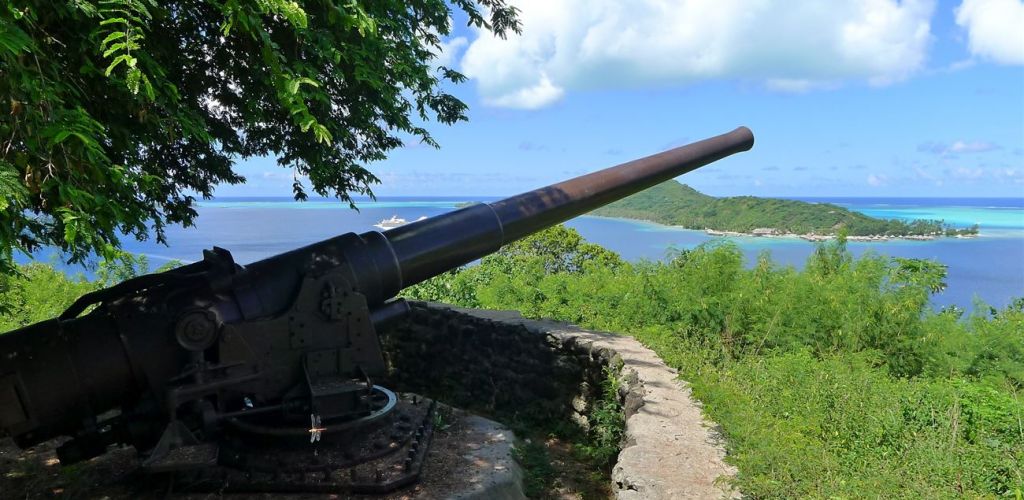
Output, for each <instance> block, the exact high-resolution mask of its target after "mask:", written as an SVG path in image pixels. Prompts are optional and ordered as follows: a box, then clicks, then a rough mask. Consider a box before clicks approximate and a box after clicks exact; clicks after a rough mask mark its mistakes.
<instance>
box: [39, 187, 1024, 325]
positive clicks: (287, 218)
mask: <svg viewBox="0 0 1024 500" xmlns="http://www.w3.org/2000/svg"><path fill="white" fill-rule="evenodd" d="M494 199H496V198H482V197H473V196H464V197H441V198H438V197H435V198H431V197H417V198H397V197H396V198H385V197H382V198H378V199H377V200H376V201H369V200H357V203H358V205H359V207H360V210H359V211H354V210H350V209H348V207H347V205H343V204H341V203H339V202H337V201H333V200H313V201H307V202H305V203H296V202H293V201H291V200H290V199H281V198H225V199H217V200H215V201H207V202H203V203H201V204H200V206H199V217H198V219H197V221H196V226H195V227H193V228H189V229H182V228H180V227H174V228H169V229H168V231H167V237H168V241H169V246H162V245H159V244H156V243H154V242H137V241H129V240H125V242H124V243H125V245H124V246H125V249H126V250H128V251H130V252H134V253H141V254H145V255H147V256H148V257H149V259H150V262H151V264H152V267H156V266H158V265H160V264H162V263H163V262H165V261H167V260H170V259H178V260H182V261H186V262H189V261H193V260H197V259H200V258H201V254H202V250H203V249H204V248H209V247H211V246H213V245H217V246H219V247H223V248H226V249H228V250H230V251H231V252H232V253H233V255H234V256H235V260H236V261H237V262H239V263H242V264H245V263H248V262H252V261H255V260H259V259H262V258H264V257H268V256H270V255H274V254H277V253H280V252H284V251H286V250H289V249H292V248H295V247H298V246H301V245H304V244H308V243H312V242H315V241H318V240H321V239H324V238H328V237H330V236H332V235H335V234H338V233H344V232H349V231H355V232H362V231H367V230H373V229H375V228H374V227H373V224H376V223H377V222H379V221H380V220H382V219H385V218H388V217H391V216H392V215H397V216H398V217H402V218H404V219H407V220H410V221H411V220H415V219H418V218H419V217H421V216H427V217H432V216H435V215H439V214H442V213H445V212H448V211H451V210H453V209H455V205H456V204H457V203H459V202H464V201H492V200H494ZM798 199H801V200H804V201H809V202H827V203H835V204H838V205H841V206H844V207H847V208H850V209H852V210H857V211H860V212H863V213H865V214H868V215H871V216H875V217H884V218H895V219H941V220H945V221H946V222H948V223H951V224H954V225H957V226H964V227H966V226H970V225H973V224H978V225H979V226H980V228H981V235H980V237H978V238H973V239H952V238H943V239H937V240H932V241H902V240H893V241H888V242H881V243H860V242H851V243H850V244H849V248H850V249H851V250H852V252H853V253H854V254H856V255H860V254H863V253H865V252H875V253H878V254H883V255H888V256H894V257H915V258H928V259H935V260H938V261H940V262H942V263H944V264H946V265H947V266H948V269H949V275H948V279H947V283H948V287H947V289H946V290H945V291H944V292H942V293H940V294H938V295H937V296H936V297H935V299H934V304H935V306H936V307H943V306H948V305H957V306H959V307H962V308H965V309H968V310H970V309H973V308H974V307H973V306H974V304H975V302H976V301H983V302H985V303H987V304H990V305H994V306H997V307H1002V306H1004V305H1006V304H1007V303H1008V302H1009V301H1010V300H1011V298H1013V297H1019V296H1024V197H1022V198H999V199H997V198H952V199H950V198H798ZM567 225H568V226H570V227H573V228H575V229H577V230H578V231H579V232H580V233H581V234H582V235H583V236H584V237H585V238H587V239H588V240H590V241H592V242H595V243H598V244H600V245H602V246H604V247H606V248H609V249H611V250H614V251H616V252H618V253H619V254H620V255H622V256H623V257H624V258H626V259H629V260H634V261H635V260H640V259H663V258H665V256H666V253H667V252H668V251H669V250H670V249H671V248H678V249H687V248H693V247H695V246H697V245H699V244H701V243H704V242H706V241H709V240H711V239H713V238H712V237H711V236H709V235H707V234H705V233H704V232H702V231H692V230H686V229H679V228H673V227H666V226H660V225H657V224H651V223H645V222H636V221H629V220H620V219H608V218H600V217H590V216H583V217H578V218H576V219H573V220H571V221H569V222H568V223H567ZM733 240H734V241H735V242H736V243H737V244H738V245H739V247H740V248H741V249H742V250H743V251H744V253H745V254H746V256H747V259H748V263H753V262H754V259H756V257H757V255H758V254H759V253H761V252H769V253H770V254H771V256H772V258H773V259H774V260H775V261H776V262H777V263H779V264H781V265H791V266H795V267H801V266H802V265H803V263H804V262H805V261H806V259H807V257H808V256H809V255H810V254H811V252H812V251H813V250H814V244H813V243H809V242H806V241H803V240H799V239H784V238H755V237H739V238H733ZM44 258H45V257H44Z"/></svg>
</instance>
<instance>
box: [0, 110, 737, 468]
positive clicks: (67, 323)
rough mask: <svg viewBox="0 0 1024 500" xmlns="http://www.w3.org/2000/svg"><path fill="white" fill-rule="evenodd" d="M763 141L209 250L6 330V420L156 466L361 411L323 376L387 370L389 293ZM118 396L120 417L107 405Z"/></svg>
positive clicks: (23, 430)
mask: <svg viewBox="0 0 1024 500" xmlns="http://www.w3.org/2000/svg"><path fill="white" fill-rule="evenodd" d="M753 143H754V137H753V134H752V133H751V132H750V130H749V129H747V128H746V127H740V128H737V129H736V130H733V131H731V132H729V133H726V134H723V135H719V136H716V137H712V138H709V139H705V140H703V141H699V142H696V143H693V144H690V145H687V146H683V147H680V148H676V149H672V150H669V151H665V152H663V153H659V154H655V155H652V156H648V157H646V158H642V159H639V160H635V161H631V162H628V163H624V164H621V165H618V166H615V167H611V168H608V169H605V170H601V171H598V172H594V173H591V174H587V175H583V176H580V177H576V178H573V179H570V180H567V181H564V182H560V183H557V184H553V185H550V186H547V187H544V188H540V189H536V190H533V191H528V192H526V193H523V194H520V195H517V196H513V197H510V198H507V199H504V200H501V201H498V202H495V203H489V204H487V203H481V204H474V205H470V206H468V207H465V208H462V209H459V210H455V211H453V212H449V213H447V214H444V215H439V216H436V217H432V218H430V219H425V220H422V221H417V222H414V223H411V224H407V225H404V226H401V227H398V228H395V229H392V230H389V231H386V232H383V233H381V232H377V231H370V232H366V233H362V234H358V235H357V234H355V233H347V234H343V235H340V236H336V237H333V238H330V239H327V240H324V241H321V242H318V243H314V244H312V245H309V246H306V247H303V248H298V249H295V250H292V251H289V252H286V253H283V254H280V255H276V256H273V257H269V258H267V259H264V260H261V261H258V262H254V263H252V264H249V265H247V266H244V267H243V266H239V265H236V264H235V263H234V262H233V260H232V258H231V256H230V254H229V253H228V252H226V251H224V250H222V249H219V248H214V249H213V250H210V251H206V252H204V259H203V261H201V262H197V263H194V264H190V265H187V266H184V267H181V268H178V269H175V270H173V271H168V272H166V273H158V274H153V275H147V276H142V277H139V278H134V279H132V280H128V281H126V282H124V283H121V284H119V285H116V286H114V287H111V288H108V289H104V290H100V291H97V292H93V293H91V294H88V295H86V296H85V297H82V298H81V299H80V300H79V301H77V302H76V303H75V304H73V305H72V306H71V307H70V308H69V309H68V310H67V311H66V312H65V313H64V314H62V315H61V317H59V318H56V319H53V320H49V321H44V322H41V323H37V324H35V325H31V326H28V327H25V328H22V329H20V330H16V331H13V332H10V333H7V334H4V335H0V430H2V431H6V432H7V433H10V434H11V435H12V436H13V437H14V438H15V442H16V443H17V444H18V445H19V446H23V447H25V446H31V445H34V444H36V443H39V442H42V441H45V440H47V439H50V438H53V437H56V436H59V435H68V436H72V437H73V438H74V439H72V440H71V441H69V442H68V443H66V444H65V445H63V446H62V447H61V448H60V449H59V450H58V456H59V457H60V458H61V461H62V462H64V463H71V462H74V461H77V460H81V459H84V458H88V457H91V456H95V455H97V454H100V453H103V452H104V451H105V449H106V447H107V446H108V445H110V444H113V443H127V444H132V445H134V446H135V447H136V448H137V449H139V450H140V452H149V450H153V449H154V447H155V449H156V450H158V451H152V452H150V457H149V459H148V460H149V463H154V464H155V463H159V461H160V459H161V458H162V457H163V455H161V454H164V455H166V453H167V450H166V449H164V448H166V446H164V447H161V446H157V444H158V443H157V442H158V441H161V442H163V441H164V440H168V441H169V442H174V441H175V440H177V441H178V442H180V441H185V442H188V441H189V439H184V438H182V436H181V434H182V433H185V434H188V433H189V432H196V433H197V435H203V436H216V435H217V432H219V430H218V429H221V428H222V427H230V428H232V429H233V430H234V431H237V432H253V433H257V434H258V433H261V432H262V433H264V434H267V435H275V436H276V435H279V434H283V433H285V434H286V432H285V431H280V430H275V428H276V427H285V428H287V425H285V423H289V422H292V421H293V420H300V419H302V418H305V419H306V423H307V424H308V418H309V415H311V414H314V415H316V416H317V417H318V418H319V416H320V415H323V416H324V419H325V420H331V418H332V416H335V417H336V419H335V420H336V421H341V420H343V418H345V417H344V415H350V414H354V413H359V412H363V413H366V411H364V410H365V409H363V408H362V407H360V406H359V405H362V404H364V403H363V402H362V399H359V398H360V397H361V396H359V397H356V396H352V397H348V396H351V394H349V393H346V392H344V391H342V390H337V391H335V392H331V393H330V394H327V393H324V392H323V390H322V388H323V387H328V386H330V387H342V386H344V387H349V386H351V387H362V386H360V385H359V383H356V382H358V381H360V380H364V379H365V380H366V381H367V384H368V383H369V382H368V380H369V377H371V376H379V375H381V374H383V372H385V371H386V367H385V365H384V361H383V357H382V355H381V352H380V345H379V340H378V338H377V335H376V331H375V328H374V325H375V324H376V325H379V324H381V323H382V322H384V321H385V320H387V319H389V318H393V317H395V316H396V315H400V314H401V313H402V312H403V311H404V310H407V308H408V306H406V305H404V302H401V301H389V299H392V298H393V297H395V296H396V295H398V293H399V292H400V291H401V290H402V289H403V288H405V287H408V286H411V285H414V284H416V283H420V282H422V281H424V280H427V279H429V278H431V277H433V276H437V275H439V274H441V273H444V272H446V271H448V270H451V269H454V268H456V267H458V266H461V265H464V264H467V263H470V262H472V261H474V260H476V259H479V258H481V257H484V256H486V255H488V254H490V253H493V252H495V251H497V250H498V249H499V248H501V247H502V246H503V245H506V244H508V243H511V242H513V241H515V240H518V239H520V238H523V237H525V236H528V235H530V234H532V233H535V232H537V231H540V230H542V229H544V228H547V227H550V226H552V225H555V224H558V223H560V222H563V221H565V220H568V219H571V218H573V217H575V216H578V215H580V214H583V213H586V212H588V211H590V210H593V209H595V208H598V207H600V206H603V205H606V204H608V203H610V202H612V201H615V200H618V199H621V198H624V197H626V196H629V195H631V194H634V193H636V192H639V191H641V190H643V189H646V188H648V187H651V186H654V185H656V184H658V183H661V182H663V181H666V180H668V179H671V178H673V177H676V176H679V175H681V174H684V173H686V172H689V171H691V170H694V169H696V168H699V167H701V166H703V165H706V164H708V163H711V162H713V161H716V160H719V159H721V158H724V157H726V156H729V155H732V154H734V153H737V152H741V151H746V150H749V149H750V148H751V147H752V146H753ZM90 306H93V309H92V310H91V311H90V312H88V313H87V314H85V315H82V316H80V315H81V313H83V312H85V311H86V310H87V309H88V308H89V307H90ZM325 359H328V360H329V361H324V360H325ZM339 380H344V381H349V382H345V383H346V384H348V385H345V384H341V383H340V382H339V383H336V382H337V381H339ZM352 381H355V382H352ZM332 384H333V385H332ZM371 385H372V384H371ZM369 386H370V385H367V387H369ZM372 387H376V386H372ZM346 390H347V389H346ZM360 390H362V389H360ZM318 391H319V392H318ZM353 391H355V389H353ZM352 394H357V393H356V392H352ZM358 394H361V393H358ZM346 398H348V399H346ZM112 409H119V410H120V415H116V416H113V417H109V418H106V417H101V415H103V414H104V413H106V412H108V411H110V410H112ZM271 413H274V414H276V415H278V417H279V418H280V419H281V420H280V422H281V423H276V424H273V425H263V426H262V427H261V426H260V425H259V423H260V422H263V420H260V418H264V417H256V416H255V415H267V414H271ZM187 414H192V415H193V417H194V418H187V417H184V416H183V415H187ZM196 415H198V416H196ZM247 415H253V416H252V417H250V416H247ZM197 422H200V423H197ZM288 425H290V424H288ZM345 425H349V424H345ZM306 427H308V425H305V426H300V425H298V424H296V426H295V429H296V431H295V432H296V433H297V434H300V435H302V436H305V435H306V434H305V433H306V431H307V430H308V429H306ZM327 427H328V428H330V426H327ZM342 427H345V426H344V425H341V424H339V427H338V428H342ZM349 427H351V426H349ZM345 428H348V427H345ZM183 429H186V430H183ZM200 431H201V432H200ZM169 434H173V436H171V437H168V435H169ZM190 439H191V438H190ZM159 450H163V451H159Z"/></svg>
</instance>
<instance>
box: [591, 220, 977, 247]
mask: <svg viewBox="0 0 1024 500" xmlns="http://www.w3.org/2000/svg"><path fill="white" fill-rule="evenodd" d="M588 216H589V217H599V218H602V219H615V220H623V221H629V222H643V223H647V224H654V225H656V226H661V227H667V228H673V229H681V230H684V231H696V232H701V233H704V234H707V235H709V236H724V237H729V238H737V237H738V238H779V239H800V240H804V241H809V242H811V243H820V242H823V241H829V240H834V239H836V235H834V234H816V233H804V234H798V233H782V232H777V231H775V230H774V229H773V230H772V231H771V232H764V233H757V234H755V233H753V232H749V233H745V232H741V231H721V230H717V229H708V228H704V229H694V228H691V227H685V226H675V225H671V224H663V223H661V222H656V221H653V220H650V219H634V218H630V217H610V216H607V215H592V214H588ZM979 236H980V234H958V235H953V236H946V235H942V234H930V235H928V234H922V235H916V234H908V235H902V236H887V235H881V234H872V235H866V236H847V237H846V240H847V241H856V242H862V243H864V242H867V243H884V242H887V241H891V240H909V241H934V240H937V239H941V238H950V239H975V238H978V237H979Z"/></svg>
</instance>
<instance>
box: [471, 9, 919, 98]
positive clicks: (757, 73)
mask: <svg viewBox="0 0 1024 500" xmlns="http://www.w3.org/2000/svg"><path fill="white" fill-rule="evenodd" d="M516 6H517V7H518V8H519V9H520V11H521V20H522V23H523V34H522V35H521V36H514V35H513V36H509V37H508V39H507V40H502V39H500V38H497V37H494V36H493V35H491V34H490V33H489V32H486V31H477V34H478V37H477V38H476V40H474V41H473V42H472V43H471V44H470V45H469V48H468V49H467V50H466V53H465V56H464V57H463V59H462V71H463V72H464V73H465V74H466V75H467V76H469V77H470V78H474V79H476V81H477V83H478V85H479V89H480V93H481V95H482V97H483V99H484V102H485V103H487V104H491V105H496V106H505V107H520V108H537V107H541V106H545V105H548V104H551V103H552V102H554V101H556V100H558V99H559V98H561V96H562V95H563V94H564V93H565V92H566V91H571V90H581V89H598V88H623V87H640V86H644V87H650V86H658V85H677V84H685V83H688V82H693V81H699V80H706V79H737V80H745V81H756V82H759V83H762V84H764V85H765V86H767V87H769V88H770V89H773V90H782V91H799V92H803V91H807V90H812V89H819V88H830V87H834V86H837V85H839V84H841V83H842V82H844V81H850V80H857V81H867V82H868V83H870V84H873V85H885V84H888V83H892V82H896V81H900V80H903V79H906V78H907V77H909V76H911V75H912V74H914V73H915V72H917V71H918V70H920V69H921V68H922V67H923V65H924V61H925V56H926V52H927V47H928V43H929V41H930V39H931V35H930V29H931V26H930V19H931V15H932V12H933V10H934V0H904V1H902V2H898V1H896V0H831V1H828V2H822V1H820V0H785V1H784V0H681V1H680V0H677V1H670V0H635V1H631V2H622V1H621V0H522V1H521V2H517V3H516Z"/></svg>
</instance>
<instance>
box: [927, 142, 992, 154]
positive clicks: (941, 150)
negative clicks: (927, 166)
mask: <svg viewBox="0 0 1024 500" xmlns="http://www.w3.org/2000/svg"><path fill="white" fill-rule="evenodd" d="M997 149H1001V147H1000V146H999V145H998V144H995V143H992V142H987V141H955V142H953V144H946V143H944V142H924V143H921V144H919V145H918V146H917V150H918V151H920V152H922V153H932V154H936V155H939V156H942V157H946V158H956V155H958V154H961V153H986V152H989V151H995V150H997Z"/></svg>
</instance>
